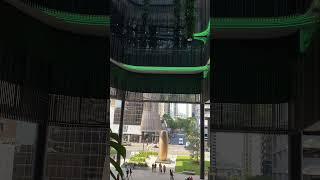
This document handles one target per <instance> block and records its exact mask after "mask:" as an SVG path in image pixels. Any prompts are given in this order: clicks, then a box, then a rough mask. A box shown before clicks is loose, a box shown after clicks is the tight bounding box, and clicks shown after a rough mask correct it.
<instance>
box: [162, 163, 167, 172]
mask: <svg viewBox="0 0 320 180" xmlns="http://www.w3.org/2000/svg"><path fill="white" fill-rule="evenodd" d="M166 168H167V167H166V165H163V174H165V173H166Z"/></svg>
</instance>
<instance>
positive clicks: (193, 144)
mask: <svg viewBox="0 0 320 180" xmlns="http://www.w3.org/2000/svg"><path fill="white" fill-rule="evenodd" d="M187 139H188V141H189V142H190V146H189V150H190V152H191V153H192V156H193V158H195V160H196V161H197V162H199V155H200V132H199V130H194V131H190V132H189V134H187Z"/></svg>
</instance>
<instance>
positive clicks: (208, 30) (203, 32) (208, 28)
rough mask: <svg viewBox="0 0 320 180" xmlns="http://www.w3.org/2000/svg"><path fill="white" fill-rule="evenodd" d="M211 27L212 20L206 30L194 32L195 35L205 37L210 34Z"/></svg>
mask: <svg viewBox="0 0 320 180" xmlns="http://www.w3.org/2000/svg"><path fill="white" fill-rule="evenodd" d="M210 29H211V21H209V23H208V26H207V28H206V30H204V31H202V32H199V33H194V34H193V37H205V36H209V35H210Z"/></svg>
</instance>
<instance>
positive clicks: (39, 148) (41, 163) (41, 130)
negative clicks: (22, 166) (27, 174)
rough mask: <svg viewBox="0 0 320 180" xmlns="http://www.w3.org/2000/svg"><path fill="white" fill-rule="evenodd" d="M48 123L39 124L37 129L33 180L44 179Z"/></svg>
mask: <svg viewBox="0 0 320 180" xmlns="http://www.w3.org/2000/svg"><path fill="white" fill-rule="evenodd" d="M47 137H48V123H47V121H46V120H44V121H43V122H40V123H39V124H38V127H37V141H36V149H35V158H34V167H33V168H34V169H33V179H34V180H43V179H45V178H44V177H45V170H46V155H47Z"/></svg>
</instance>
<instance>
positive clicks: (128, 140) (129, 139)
mask: <svg viewBox="0 0 320 180" xmlns="http://www.w3.org/2000/svg"><path fill="white" fill-rule="evenodd" d="M130 137H131V136H130V134H128V142H130Z"/></svg>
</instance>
